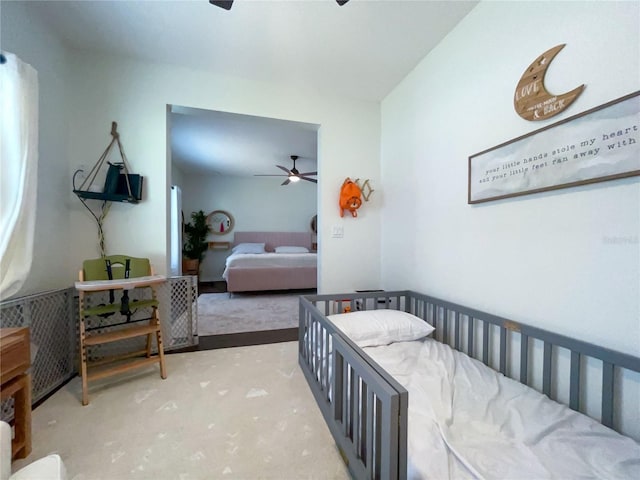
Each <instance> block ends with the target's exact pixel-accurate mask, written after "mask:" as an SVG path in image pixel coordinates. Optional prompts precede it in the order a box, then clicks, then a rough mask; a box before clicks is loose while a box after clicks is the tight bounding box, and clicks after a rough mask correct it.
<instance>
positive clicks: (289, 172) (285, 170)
mask: <svg viewBox="0 0 640 480" xmlns="http://www.w3.org/2000/svg"><path fill="white" fill-rule="evenodd" d="M276 167H278V168H279V169H280V170H282V171H284V172H287V175H290V174H291V170H289V169H288V168H286V167H283V166H282V165H276Z"/></svg>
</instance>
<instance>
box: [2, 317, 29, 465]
mask: <svg viewBox="0 0 640 480" xmlns="http://www.w3.org/2000/svg"><path fill="white" fill-rule="evenodd" d="M30 350H31V349H30V344H29V329H28V328H0V365H1V366H2V367H1V368H0V382H1V383H2V386H1V387H0V399H2V400H5V399H6V398H9V397H14V405H13V411H14V413H13V420H14V426H15V435H14V438H13V440H12V442H11V458H25V457H26V456H27V455H29V454H30V453H31V374H30V373H29V367H30V366H31V353H30Z"/></svg>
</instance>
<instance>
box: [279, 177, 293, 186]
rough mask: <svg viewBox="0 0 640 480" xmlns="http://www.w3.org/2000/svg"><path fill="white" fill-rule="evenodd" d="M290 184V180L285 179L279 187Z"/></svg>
mask: <svg viewBox="0 0 640 480" xmlns="http://www.w3.org/2000/svg"><path fill="white" fill-rule="evenodd" d="M290 183H291V180H289V179H288V178H287V179H286V180H285V181H284V182H282V183H281V184H280V186H283V185H289V184H290Z"/></svg>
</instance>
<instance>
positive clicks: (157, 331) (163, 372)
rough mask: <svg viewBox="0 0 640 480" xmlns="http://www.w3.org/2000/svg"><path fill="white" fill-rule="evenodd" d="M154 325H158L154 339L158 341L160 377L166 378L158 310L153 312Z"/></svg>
mask: <svg viewBox="0 0 640 480" xmlns="http://www.w3.org/2000/svg"><path fill="white" fill-rule="evenodd" d="M154 316H155V319H156V325H157V326H158V330H156V341H157V342H158V357H159V360H160V362H159V363H160V377H161V378H163V379H164V378H167V367H166V366H165V363H164V344H163V342H162V328H161V326H160V318H159V316H158V311H157V310H156V313H155V315H154Z"/></svg>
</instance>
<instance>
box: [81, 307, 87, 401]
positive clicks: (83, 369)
mask: <svg viewBox="0 0 640 480" xmlns="http://www.w3.org/2000/svg"><path fill="white" fill-rule="evenodd" d="M83 301H84V299H83V297H82V295H81V296H80V312H82V309H83ZM85 335H86V333H85V324H84V318H83V317H82V313H81V314H80V352H79V353H80V376H81V378H82V405H89V385H88V382H87V360H88V358H87V357H88V355H89V353H88V351H87V346H86V345H85Z"/></svg>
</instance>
